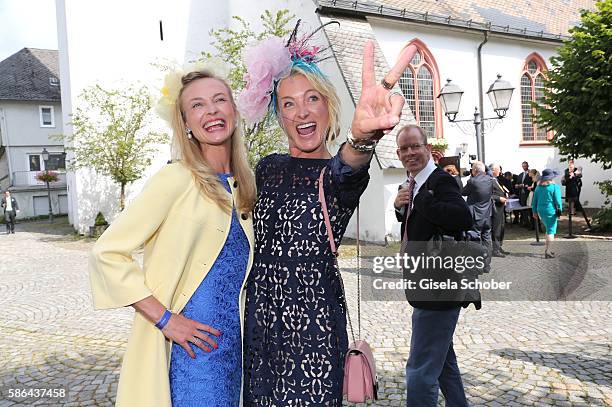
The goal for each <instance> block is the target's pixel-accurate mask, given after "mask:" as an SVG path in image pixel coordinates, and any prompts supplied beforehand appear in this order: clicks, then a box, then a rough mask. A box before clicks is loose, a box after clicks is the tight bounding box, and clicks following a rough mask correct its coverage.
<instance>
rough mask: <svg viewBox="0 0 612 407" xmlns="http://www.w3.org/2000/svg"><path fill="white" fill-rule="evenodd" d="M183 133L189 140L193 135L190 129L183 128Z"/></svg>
mask: <svg viewBox="0 0 612 407" xmlns="http://www.w3.org/2000/svg"><path fill="white" fill-rule="evenodd" d="M185 134H186V135H187V138H188V139H189V140H191V138H192V137H193V132H192V131H191V129H185Z"/></svg>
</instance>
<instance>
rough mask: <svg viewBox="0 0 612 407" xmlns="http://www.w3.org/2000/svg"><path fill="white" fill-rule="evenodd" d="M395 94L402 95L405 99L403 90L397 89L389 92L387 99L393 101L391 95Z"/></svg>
mask: <svg viewBox="0 0 612 407" xmlns="http://www.w3.org/2000/svg"><path fill="white" fill-rule="evenodd" d="M393 95H400V96H401V97H402V99H405V98H404V94H403V93H402V92H400V91H397V90H395V91H393V92H389V94H388V95H387V100H388V101H389V103H391V97H393Z"/></svg>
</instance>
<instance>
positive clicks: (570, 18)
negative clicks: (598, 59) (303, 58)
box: [317, 0, 595, 41]
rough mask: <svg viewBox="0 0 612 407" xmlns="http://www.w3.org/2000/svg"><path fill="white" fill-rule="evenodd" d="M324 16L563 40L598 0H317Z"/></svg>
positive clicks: (593, 7)
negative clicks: (369, 18) (397, 20)
mask: <svg viewBox="0 0 612 407" xmlns="http://www.w3.org/2000/svg"><path fill="white" fill-rule="evenodd" d="M317 3H318V5H319V9H320V12H322V14H324V15H330V14H338V13H340V14H344V15H362V16H380V17H383V18H392V19H399V20H408V21H420V22H424V23H426V24H443V25H453V26H459V27H462V28H467V29H477V30H487V31H492V32H495V33H500V34H506V35H518V36H523V37H533V38H541V39H547V40H553V41H555V40H556V41H560V40H561V39H563V38H565V37H566V36H567V35H568V30H569V29H570V28H571V27H572V26H574V25H576V24H577V23H578V22H579V21H580V10H581V9H589V10H594V9H595V0H514V1H506V2H504V1H499V0H357V1H355V0H317Z"/></svg>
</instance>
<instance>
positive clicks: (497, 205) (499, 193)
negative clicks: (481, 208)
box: [491, 163, 510, 257]
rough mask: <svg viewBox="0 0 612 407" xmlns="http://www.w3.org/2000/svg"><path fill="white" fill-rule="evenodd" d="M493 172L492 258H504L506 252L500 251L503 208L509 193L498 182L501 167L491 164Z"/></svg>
mask: <svg viewBox="0 0 612 407" xmlns="http://www.w3.org/2000/svg"><path fill="white" fill-rule="evenodd" d="M491 171H492V172H493V204H494V205H493V214H492V216H491V224H492V228H491V239H492V241H493V257H506V254H508V252H507V251H505V250H504V249H502V244H503V242H504V223H505V222H504V221H505V218H506V213H505V207H506V202H507V201H508V196H509V195H510V191H509V190H508V188H507V187H506V186H505V185H502V184H501V183H500V182H499V179H500V175H501V166H500V165H499V164H496V163H493V164H491ZM502 178H503V177H502Z"/></svg>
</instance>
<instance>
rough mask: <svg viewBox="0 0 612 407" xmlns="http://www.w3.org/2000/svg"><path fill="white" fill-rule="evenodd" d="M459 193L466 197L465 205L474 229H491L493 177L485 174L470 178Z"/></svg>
mask: <svg viewBox="0 0 612 407" xmlns="http://www.w3.org/2000/svg"><path fill="white" fill-rule="evenodd" d="M461 193H462V195H464V196H467V204H468V206H469V207H470V211H471V212H472V216H473V217H474V227H475V228H476V229H477V230H481V229H482V228H483V227H485V226H488V227H491V214H492V213H493V212H492V211H493V209H492V206H493V201H492V200H491V199H492V196H493V177H490V176H488V175H486V174H479V175H477V176H475V177H472V178H470V179H469V180H468V182H467V183H466V185H465V187H464V188H463V191H462V192H461Z"/></svg>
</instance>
